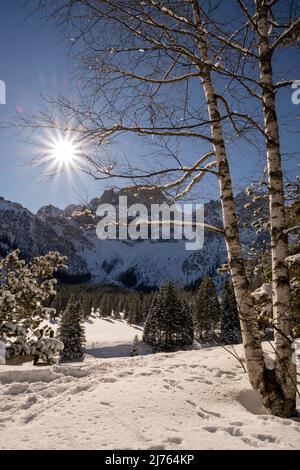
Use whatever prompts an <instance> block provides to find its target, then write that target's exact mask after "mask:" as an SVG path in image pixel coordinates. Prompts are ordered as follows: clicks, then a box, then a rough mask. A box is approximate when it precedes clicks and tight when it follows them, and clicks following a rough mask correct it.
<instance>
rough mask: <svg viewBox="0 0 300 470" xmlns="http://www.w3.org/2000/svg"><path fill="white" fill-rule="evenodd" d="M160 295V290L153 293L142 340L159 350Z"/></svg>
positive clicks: (154, 349)
mask: <svg viewBox="0 0 300 470" xmlns="http://www.w3.org/2000/svg"><path fill="white" fill-rule="evenodd" d="M161 297H162V292H161V291H159V292H157V293H155V295H154V297H153V299H152V303H151V306H150V309H149V312H148V316H147V318H146V322H145V327H144V334H143V341H144V343H146V344H148V345H149V346H151V347H152V349H153V351H159V349H160V345H161V329H160V327H161V316H162V304H161Z"/></svg>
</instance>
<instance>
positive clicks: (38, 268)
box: [0, 250, 67, 361]
mask: <svg viewBox="0 0 300 470" xmlns="http://www.w3.org/2000/svg"><path fill="white" fill-rule="evenodd" d="M66 261H67V258H66V257H63V256H60V254H59V253H57V252H50V253H48V254H46V255H44V256H38V257H36V258H34V259H33V260H32V261H31V262H30V263H26V262H25V261H24V260H22V259H20V250H15V251H13V252H11V253H10V254H8V255H7V256H6V257H5V258H4V259H2V260H1V261H0V281H1V288H0V339H1V340H3V341H4V342H5V344H6V354H7V357H8V358H11V357H14V356H18V355H21V356H22V355H37V356H38V357H39V358H41V359H43V360H49V361H53V360H54V359H55V355H56V353H57V350H58V349H59V348H60V344H59V343H58V342H56V340H54V339H53V338H50V333H51V331H52V329H51V327H50V325H49V324H48V322H47V320H49V317H50V315H51V314H53V313H54V310H53V309H51V308H47V307H44V305H43V303H44V302H45V301H46V300H47V299H48V298H49V297H50V296H54V295H55V293H56V291H55V289H54V287H55V284H56V282H57V281H56V279H55V278H54V277H53V274H54V273H55V272H56V271H57V270H58V269H63V268H66ZM57 348H58V349H57Z"/></svg>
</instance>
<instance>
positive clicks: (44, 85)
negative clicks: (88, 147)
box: [0, 0, 300, 211]
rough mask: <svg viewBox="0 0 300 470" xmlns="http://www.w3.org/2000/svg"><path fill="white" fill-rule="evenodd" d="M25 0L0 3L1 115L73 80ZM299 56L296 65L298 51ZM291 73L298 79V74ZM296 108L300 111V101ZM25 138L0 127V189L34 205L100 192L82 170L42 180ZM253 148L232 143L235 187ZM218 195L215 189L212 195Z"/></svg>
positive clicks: (56, 36) (252, 170)
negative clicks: (3, 95)
mask: <svg viewBox="0 0 300 470" xmlns="http://www.w3.org/2000/svg"><path fill="white" fill-rule="evenodd" d="M23 4H24V0H13V1H9V0H2V1H1V6H0V80H4V81H5V82H6V86H7V104H6V105H0V121H6V120H11V119H12V117H13V116H14V115H16V109H17V110H18V111H19V112H23V111H24V112H30V111H34V110H37V109H38V108H39V107H40V106H41V98H40V95H41V94H47V95H53V96H56V95H59V94H61V95H63V94H68V90H69V88H70V83H71V77H72V75H71V71H70V64H69V62H68V57H67V54H66V46H65V43H64V41H63V38H62V37H61V35H60V33H59V32H58V31H57V29H56V28H55V27H54V26H51V25H50V24H47V25H43V26H41V25H40V24H39V18H38V16H34V17H30V18H27V19H26V12H28V10H27V11H26V10H25V9H24V7H23ZM293 54H295V52H292V55H290V56H287V57H285V58H284V61H283V62H282V64H279V67H286V66H287V64H288V65H289V66H291V64H293V61H294V60H295V58H296V57H295V56H293ZM297 61H298V65H299V54H298V56H297ZM294 78H295V79H297V78H298V79H300V76H299V77H297V76H295V77H294ZM290 95H291V90H286V91H284V92H283V93H282V96H281V98H280V99H279V106H280V108H281V109H282V110H283V111H284V112H285V113H290V112H291V113H293V114H294V115H295V113H296V109H295V105H292V103H291V99H290ZM297 111H298V114H299V115H300V105H299V109H298V110H297ZM293 122H294V127H293V129H291V127H289V128H288V129H285V128H284V127H283V128H282V133H283V134H282V135H283V151H284V153H288V154H291V153H294V154H295V155H294V157H293V158H292V159H291V158H290V157H288V158H287V159H286V163H285V167H286V169H287V170H288V174H289V176H291V175H292V174H293V173H294V174H295V172H296V170H295V169H296V163H297V160H298V162H299V160H300V159H299V155H298V154H297V152H298V151H299V137H298V136H299V134H298V133H297V132H298V130H299V123H300V121H299V120H298V121H296V119H294V121H293ZM291 131H292V132H291ZM25 139H26V136H25V135H20V131H19V130H18V129H16V128H14V129H9V130H0V159H1V160H0V185H1V191H0V195H2V196H4V197H5V198H6V199H10V200H13V201H16V202H19V203H21V204H22V205H24V206H25V207H27V208H29V209H30V210H32V211H36V210H37V209H38V208H39V207H40V206H42V205H45V204H53V205H56V206H58V207H65V206H66V205H67V204H70V203H73V202H77V201H78V199H79V198H83V199H86V198H87V199H88V198H92V197H95V196H98V195H100V194H101V192H102V191H103V189H104V183H100V182H95V181H93V180H92V179H90V178H89V177H87V176H83V175H74V176H73V177H72V178H68V177H67V176H66V175H61V176H60V177H58V178H57V179H56V180H55V181H54V182H47V181H44V180H43V178H42V175H41V174H40V173H39V171H38V169H37V168H36V167H31V166H29V165H27V164H26V162H27V161H28V160H30V158H32V157H33V155H34V149H33V148H32V146H30V145H29V143H28V142H26V140H25ZM135 148H136V149H137V150H135ZM134 151H137V152H138V151H140V148H139V146H135V144H134V141H133V140H132V139H131V140H128V139H127V140H125V141H124V148H123V152H125V153H126V152H128V153H129V154H130V153H132V152H134ZM252 152H253V149H252V148H251V147H247V146H245V145H244V144H243V146H242V147H239V148H236V149H235V150H234V149H232V155H233V161H232V162H231V164H232V168H233V177H234V181H235V186H236V188H237V189H240V188H241V187H243V186H244V185H245V184H246V181H245V178H251V176H252V175H254V174H259V172H261V171H262V168H263V166H264V161H263V160H258V158H257V157H256V156H253V155H252ZM216 191H217V184H216V183H212V181H211V180H208V185H207V186H206V192H205V193H203V197H205V198H213V197H214V193H215V192H216ZM201 194H202V193H201ZM204 194H205V196H204ZM217 197H218V196H217V194H216V195H215V199H217Z"/></svg>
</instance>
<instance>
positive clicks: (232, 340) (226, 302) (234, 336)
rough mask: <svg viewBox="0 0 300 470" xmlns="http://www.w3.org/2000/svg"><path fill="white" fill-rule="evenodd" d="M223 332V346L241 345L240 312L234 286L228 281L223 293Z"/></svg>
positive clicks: (221, 303) (221, 337)
mask: <svg viewBox="0 0 300 470" xmlns="http://www.w3.org/2000/svg"><path fill="white" fill-rule="evenodd" d="M220 307H221V332H220V341H221V342H222V343H223V344H239V343H241V341H242V337H241V327H240V322H239V317H238V310H237V304H236V299H235V295H234V290H233V287H232V285H231V284H230V283H229V282H228V281H226V282H225V283H224V285H223V288H222V293H221V302H220Z"/></svg>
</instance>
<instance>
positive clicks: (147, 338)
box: [143, 282, 194, 351]
mask: <svg viewBox="0 0 300 470" xmlns="http://www.w3.org/2000/svg"><path fill="white" fill-rule="evenodd" d="M143 340H144V342H145V343H146V344H149V345H150V346H152V348H153V350H154V351H175V350H176V349H181V348H183V349H184V348H186V347H187V346H189V345H191V344H192V343H193V340H194V334H193V323H192V318H191V314H190V311H189V309H188V307H187V305H186V304H184V303H183V302H182V301H181V299H180V297H179V295H178V293H177V291H176V288H175V286H174V285H173V284H172V283H171V282H169V283H168V284H167V286H165V287H163V288H161V289H160V291H159V292H158V293H157V294H156V295H155V297H154V299H153V302H152V305H151V308H150V311H149V314H148V317H147V321H146V324H145V329H144V336H143Z"/></svg>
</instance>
